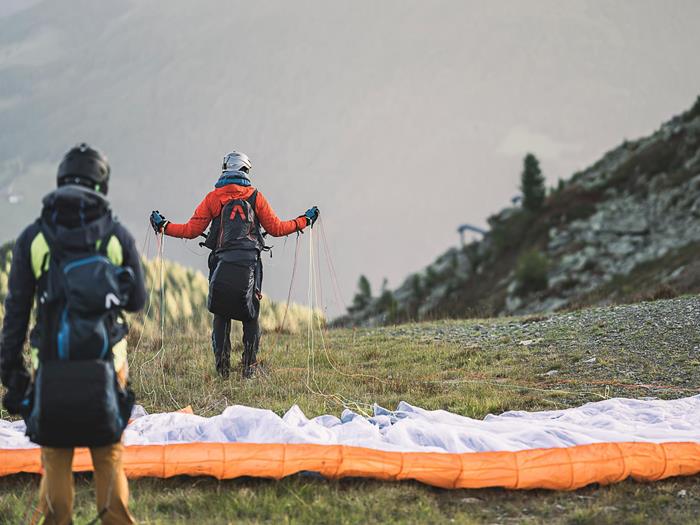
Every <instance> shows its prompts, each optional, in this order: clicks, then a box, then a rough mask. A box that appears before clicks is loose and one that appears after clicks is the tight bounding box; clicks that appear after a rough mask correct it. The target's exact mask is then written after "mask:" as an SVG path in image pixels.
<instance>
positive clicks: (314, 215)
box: [302, 206, 321, 228]
mask: <svg viewBox="0 0 700 525" xmlns="http://www.w3.org/2000/svg"><path fill="white" fill-rule="evenodd" d="M320 213H321V212H320V211H318V207H317V206H314V207H313V208H309V209H308V210H306V212H304V215H302V217H304V218H306V225H307V226H309V225H310V226H311V227H312V228H313V227H314V223H315V222H316V221H317V220H318V216H319V214H320Z"/></svg>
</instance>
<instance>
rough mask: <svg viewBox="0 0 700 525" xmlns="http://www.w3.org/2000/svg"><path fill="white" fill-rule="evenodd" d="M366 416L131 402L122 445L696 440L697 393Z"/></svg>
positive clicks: (3, 425)
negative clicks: (211, 410)
mask: <svg viewBox="0 0 700 525" xmlns="http://www.w3.org/2000/svg"><path fill="white" fill-rule="evenodd" d="M374 412H375V415H374V416H373V417H370V418H366V417H363V416H361V415H359V414H357V413H355V412H352V411H350V410H345V411H344V412H343V413H342V415H341V417H340V418H338V417H336V416H332V415H323V416H318V417H315V418H311V419H309V418H307V417H306V416H305V415H304V413H303V412H302V411H301V409H300V408H299V407H297V406H293V407H292V408H290V409H289V410H288V411H287V413H286V414H284V416H282V417H280V416H278V415H277V414H275V413H274V412H272V411H270V410H264V409H257V408H250V407H245V406H239V405H236V406H231V407H228V408H226V409H225V410H224V411H223V413H222V414H220V415H218V416H214V417H209V418H206V417H201V416H197V415H192V414H185V413H177V412H171V413H162V414H152V415H147V414H146V413H145V411H144V410H143V408H141V407H136V408H135V409H134V413H133V416H132V417H133V418H134V419H133V421H132V422H131V423H130V424H129V426H128V427H127V429H126V431H125V433H124V443H125V445H127V446H131V445H156V444H157V445H163V444H180V443H197V442H204V443H258V444H266V443H269V444H272V443H274V444H317V445H347V446H355V447H364V448H370V449H376V450H383V451H391V452H445V453H469V452H493V451H521V450H528V449H539V448H563V447H572V446H576V445H588V444H593V443H620V442H648V443H668V442H695V443H700V395H699V396H694V397H688V398H683V399H675V400H670V401H662V400H635V399H609V400H605V401H600V402H595V403H588V404H586V405H583V406H581V407H576V408H570V409H566V410H553V411H544V412H524V411H513V412H506V413H504V414H501V415H488V416H486V417H485V418H484V419H483V420H477V419H471V418H468V417H464V416H460V415H457V414H453V413H450V412H447V411H444V410H434V411H429V410H424V409H422V408H419V407H414V406H412V405H410V404H408V403H405V402H401V403H399V405H398V407H397V409H396V410H395V411H389V410H385V409H383V408H381V407H378V406H375V411H374ZM24 429H25V427H24V423H23V422H21V421H15V422H9V421H5V420H0V449H25V448H32V447H34V446H35V445H34V444H32V443H31V442H30V441H29V440H28V439H27V438H26V437H25V436H24Z"/></svg>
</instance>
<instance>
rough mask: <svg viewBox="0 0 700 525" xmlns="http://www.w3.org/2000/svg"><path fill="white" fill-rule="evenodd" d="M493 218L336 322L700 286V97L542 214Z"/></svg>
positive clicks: (509, 309) (560, 194)
mask: <svg viewBox="0 0 700 525" xmlns="http://www.w3.org/2000/svg"><path fill="white" fill-rule="evenodd" d="M488 222H489V226H490V229H489V231H488V232H487V233H486V234H485V235H484V236H483V238H482V239H481V240H479V241H476V242H473V243H471V244H468V245H466V246H464V247H461V248H451V249H449V250H448V251H447V252H446V253H444V254H443V255H441V256H440V257H438V259H437V260H436V261H435V262H434V263H433V264H431V265H430V266H428V267H427V268H425V269H424V270H423V271H421V272H419V273H416V274H414V275H411V276H409V277H408V278H407V279H406V280H405V281H404V283H403V284H402V285H401V286H399V287H398V288H397V289H396V290H393V291H389V290H385V291H383V293H382V294H381V296H380V297H374V298H366V300H364V301H360V302H359V305H358V304H357V302H356V304H355V307H354V308H352V307H351V308H350V311H349V313H348V315H347V316H345V317H344V318H342V319H341V320H339V322H340V323H345V324H358V323H360V324H370V325H371V324H384V323H391V322H401V321H406V320H411V319H425V318H443V317H465V316H475V315H477V316H491V315H503V314H524V313H534V312H548V311H554V310H560V309H566V308H574V307H579V306H584V305H591V304H610V303H619V302H630V301H637V300H643V299H653V298H660V297H672V296H675V295H679V294H683V293H695V292H698V291H700V257H699V256H700V97H698V100H697V101H696V103H695V105H694V106H693V107H692V108H691V109H690V110H688V111H686V112H685V113H683V114H681V115H679V116H676V117H674V118H672V119H671V120H670V121H668V122H666V123H665V124H663V125H662V126H661V127H660V129H659V130H658V131H656V132H655V133H654V134H652V135H650V136H648V137H644V138H642V139H639V140H636V141H625V142H623V143H622V144H621V145H619V146H618V147H616V148H615V149H613V150H611V151H609V152H608V153H606V154H605V155H604V156H603V158H601V159H600V160H599V161H598V162H596V163H595V164H594V165H592V166H591V167H589V168H588V169H586V170H584V171H582V172H579V173H576V174H574V175H573V176H572V177H571V179H569V180H568V181H562V182H561V183H560V184H559V186H558V187H557V188H555V189H552V190H551V191H550V192H549V194H548V196H547V198H546V200H545V203H544V206H543V207H542V208H541V209H540V210H539V211H537V212H533V211H530V210H527V209H524V208H521V207H512V208H507V209H504V210H502V211H501V212H500V213H497V214H496V215H494V216H492V217H491V218H490V219H489V221H488Z"/></svg>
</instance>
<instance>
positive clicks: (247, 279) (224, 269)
mask: <svg viewBox="0 0 700 525" xmlns="http://www.w3.org/2000/svg"><path fill="white" fill-rule="evenodd" d="M251 169H252V164H251V162H250V159H248V156H247V155H245V154H244V153H240V152H237V151H232V152H231V153H229V154H227V155H226V156H225V157H224V162H223V165H222V174H221V177H219V180H218V181H217V182H216V184H215V187H214V190H212V191H211V192H209V193H208V194H207V196H206V197H204V200H202V202H201V203H200V204H199V206H197V209H196V210H195V211H194V214H193V215H192V217H191V218H190V220H189V221H187V222H186V223H184V224H176V223H173V222H170V221H169V220H167V219H166V218H165V217H164V216H163V215H161V213H160V212H159V211H153V212H152V213H151V217H150V222H151V226H153V229H154V230H155V232H156V233H160V232H162V233H164V234H165V235H169V236H171V237H180V238H185V239H194V238H196V237H198V236H200V235H202V234H203V233H204V231H205V230H206V229H207V227H208V226H209V225H210V224H211V228H210V230H209V233H208V235H207V241H206V242H205V246H207V247H208V248H209V249H211V250H212V252H211V254H210V256H209V282H210V285H209V299H208V307H209V310H210V311H211V312H212V313H214V323H213V329H212V347H213V349H214V358H215V364H216V370H217V371H218V373H219V374H220V375H221V376H222V377H224V378H227V377H228V376H229V373H230V356H231V336H230V334H231V320H232V319H236V320H239V321H242V322H243V355H242V365H243V376H244V377H251V376H252V375H253V373H254V370H255V366H256V364H257V361H256V355H257V352H258V345H259V342H260V325H259V322H258V318H259V315H260V299H261V298H262V293H261V291H262V262H261V259H260V254H261V252H262V251H263V250H265V248H266V246H265V242H264V238H263V229H264V231H266V232H267V233H268V234H270V235H272V236H273V237H282V236H285V235H289V234H291V233H294V232H301V231H302V230H304V228H306V227H307V226H313V224H314V223H315V222H316V220H317V219H318V216H319V210H318V208H317V207H316V206H314V207H312V208H309V209H308V210H307V211H306V212H305V213H304V214H302V215H300V216H298V217H297V218H295V219H292V220H288V221H283V220H280V219H279V217H277V215H276V214H275V212H274V210H273V209H272V207H271V206H270V204H269V203H268V201H267V199H266V198H265V197H264V196H263V195H262V193H260V192H259V191H258V190H257V189H256V188H254V187H253V186H252V185H251V182H250V170H251Z"/></svg>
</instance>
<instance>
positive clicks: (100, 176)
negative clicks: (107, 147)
mask: <svg viewBox="0 0 700 525" xmlns="http://www.w3.org/2000/svg"><path fill="white" fill-rule="evenodd" d="M57 182H58V185H59V186H64V185H66V184H80V185H81V186H87V187H88V188H90V189H93V190H95V191H99V192H100V193H102V194H104V195H107V189H108V187H109V162H108V161H107V157H105V156H104V155H103V154H102V153H100V152H99V151H98V150H96V149H93V148H91V147H90V146H88V145H87V144H85V143H84V142H83V143H82V144H78V145H77V146H75V147H74V148H72V149H71V150H70V151H69V152H68V153H66V155H65V156H64V157H63V160H62V161H61V164H60V165H59V166H58V175H57Z"/></svg>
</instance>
